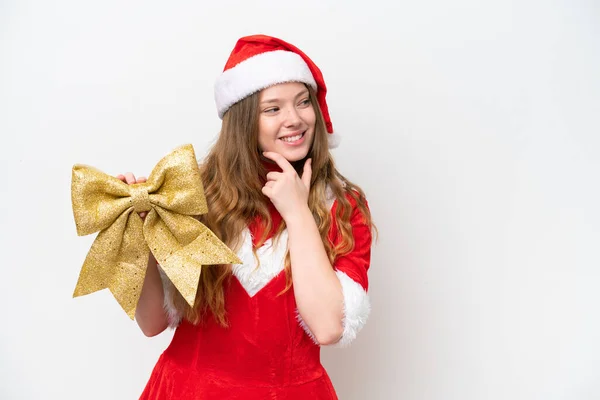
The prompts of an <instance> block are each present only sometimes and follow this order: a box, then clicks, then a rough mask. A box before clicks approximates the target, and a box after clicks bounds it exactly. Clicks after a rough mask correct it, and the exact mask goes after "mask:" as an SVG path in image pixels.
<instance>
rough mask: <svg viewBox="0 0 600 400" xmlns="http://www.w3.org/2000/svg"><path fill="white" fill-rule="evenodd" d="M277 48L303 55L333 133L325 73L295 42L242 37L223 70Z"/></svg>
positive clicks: (270, 38) (329, 129)
mask: <svg viewBox="0 0 600 400" xmlns="http://www.w3.org/2000/svg"><path fill="white" fill-rule="evenodd" d="M275 50H285V51H291V52H293V53H296V54H298V55H299V56H300V57H302V59H303V60H304V62H305V63H306V65H307V66H308V69H309V70H310V72H311V74H312V76H313V78H314V80H315V82H316V83H317V101H318V102H319V107H321V112H322V113H323V119H324V120H325V125H326V126H327V132H329V133H333V125H332V124H331V118H330V117H329V108H328V107H327V100H326V99H325V97H326V96H327V86H326V85H325V79H324V78H323V73H322V72H321V70H320V69H319V67H317V65H316V64H315V63H314V62H313V61H312V60H311V59H310V58H309V57H308V56H307V55H306V54H304V53H303V52H302V50H300V49H299V48H297V47H296V46H294V45H293V44H290V43H287V42H284V41H283V40H281V39H278V38H275V37H272V36H266V35H252V36H246V37H243V38H240V39H239V40H238V41H237V43H236V44H235V47H234V48H233V50H232V52H231V54H230V55H229V59H228V60H227V63H226V64H225V68H224V69H223V71H227V70H228V69H230V68H234V67H235V66H236V65H238V64H239V63H241V62H243V61H245V60H247V59H248V58H250V57H253V56H256V55H258V54H262V53H266V52H268V51H275Z"/></svg>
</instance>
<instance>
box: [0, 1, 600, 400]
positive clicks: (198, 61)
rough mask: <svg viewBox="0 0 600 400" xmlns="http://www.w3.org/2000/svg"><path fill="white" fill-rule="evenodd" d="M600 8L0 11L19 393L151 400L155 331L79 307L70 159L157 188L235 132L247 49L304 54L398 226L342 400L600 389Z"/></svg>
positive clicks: (8, 370)
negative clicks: (225, 121) (220, 97)
mask: <svg viewBox="0 0 600 400" xmlns="http://www.w3.org/2000/svg"><path fill="white" fill-rule="evenodd" d="M599 26H600V6H599V3H598V2H596V1H593V0H589V1H583V0H562V1H561V0H556V1H533V0H521V1H516V0H512V1H511V0H497V1H476V0H454V1H451V2H447V1H442V0H425V1H418V2H417V1H403V0H395V1H392V0H388V1H385V0H373V1H369V2H364V1H360V2H358V1H338V2H333V1H323V0H320V1H313V0H306V1H303V2H284V1H278V2H269V1H262V0H255V1H226V0H222V1H219V2H216V1H215V2H201V1H196V2H191V1H190V2H185V1H170V2H166V1H160V2H159V1H140V0H130V1H115V0H106V1H102V2H89V1H86V2H84V1H75V0H56V1H41V0H38V1H27V0H25V1H23V0H20V1H16V0H12V1H11V0H3V1H0V154H1V164H0V171H1V172H2V177H1V179H2V183H1V184H0V206H1V212H0V226H1V228H2V229H0V246H1V249H0V250H1V251H0V256H1V263H0V268H1V271H2V279H0V304H1V307H2V308H1V315H2V318H1V321H2V322H1V324H2V326H1V329H0V398H2V399H135V398H137V397H138V396H139V394H140V393H141V391H142V389H143V387H144V385H145V383H146V381H147V379H148V377H149V375H150V372H151V370H152V368H153V366H154V363H155V362H156V360H157V358H158V356H159V355H160V353H161V352H162V351H163V349H164V348H165V347H166V346H167V345H168V343H169V340H170V338H171V336H172V332H166V333H163V334H162V335H160V336H158V337H155V338H152V339H148V338H145V337H144V336H143V335H142V333H141V331H140V330H139V329H138V327H137V325H136V324H135V322H132V321H131V320H129V319H128V317H127V316H126V314H125V313H124V312H123V311H122V310H121V309H120V308H119V306H118V304H117V303H116V301H115V300H114V299H113V298H112V297H111V295H110V293H109V292H108V291H102V292H98V293H95V294H92V295H89V296H86V297H83V298H77V299H72V298H71V296H72V293H73V289H74V287H75V283H76V281H77V277H78V274H79V270H80V267H81V264H82V263H83V260H84V258H85V255H86V253H87V251H88V249H89V247H90V245H91V243H92V241H93V239H94V236H95V235H90V236H86V237H78V236H77V235H76V231H75V224H74V221H73V215H72V210H71V200H70V180H71V167H72V166H73V164H76V163H84V164H88V165H92V166H95V167H97V168H99V169H101V170H103V171H104V172H106V173H109V174H112V175H116V174H118V173H123V172H127V171H133V172H134V173H136V174H138V175H147V174H148V173H149V172H150V170H151V169H152V167H153V166H154V165H155V164H156V162H157V161H158V160H159V159H160V158H161V157H163V156H164V155H166V154H167V153H168V152H169V151H171V150H172V149H174V148H175V147H178V146H180V145H182V144H185V143H192V144H193V145H194V147H195V149H196V152H197V154H198V156H199V157H202V155H203V154H205V152H206V151H207V150H208V149H209V147H210V145H211V143H213V141H214V139H215V137H216V135H217V133H218V130H219V127H220V121H219V119H218V117H217V115H216V110H215V106H214V101H213V83H214V80H215V78H216V77H217V76H218V75H219V74H220V72H221V71H222V68H223V66H224V64H225V61H226V59H227V57H228V55H229V53H230V51H231V49H232V48H233V45H234V44H235V41H236V40H237V39H238V38H239V37H240V36H243V35H247V34H254V33H265V34H270V35H273V36H278V37H281V38H282V39H284V40H287V41H290V42H292V43H294V44H296V45H297V46H298V47H300V48H301V49H303V50H304V51H305V52H306V53H308V54H309V56H311V58H313V60H315V62H316V63H317V64H318V65H319V66H320V67H321V69H322V71H323V73H324V76H325V79H326V81H327V84H328V86H329V93H328V100H329V104H330V111H331V115H332V119H333V124H334V126H335V129H336V130H337V131H338V132H340V133H341V134H342V135H343V141H342V144H341V146H340V147H339V148H338V149H336V150H334V152H333V154H334V156H335V159H336V162H337V165H338V167H339V169H340V170H341V171H342V172H343V173H344V174H345V175H346V176H347V177H348V178H349V179H351V180H352V181H354V182H356V183H358V184H359V185H361V186H362V188H363V189H364V190H365V192H366V194H367V197H368V200H369V203H370V206H371V209H372V212H373V216H374V219H375V222H376V223H377V226H378V228H379V234H380V239H379V242H378V243H377V244H376V246H375V247H374V248H373V256H372V264H371V270H370V284H371V285H370V294H371V298H372V305H373V311H372V314H371V317H370V320H369V323H368V324H367V326H366V327H365V329H364V330H363V331H362V332H361V334H360V335H359V337H358V339H357V340H356V341H355V342H354V344H353V346H352V347H350V348H349V349H330V348H327V349H324V350H323V362H324V364H325V366H326V367H327V369H328V371H329V373H330V375H331V378H332V380H333V382H334V385H335V386H336V388H337V390H338V393H339V396H340V398H341V399H403V400H504V399H510V400H538V399H539V400H558V399H565V400H567V399H568V400H593V399H599V398H600V316H599V314H600V312H599V301H600V290H599V289H598V287H599V286H600V268H599V267H600V228H599V224H600V212H599V209H598V207H599V204H600V182H599V172H600V158H599V151H600V122H599V118H598V116H599V114H600V112H599V111H600V79H599V76H600V74H599V72H598V71H600V46H599V43H600V40H599V39H600V36H599V35H600V28H598V27H599Z"/></svg>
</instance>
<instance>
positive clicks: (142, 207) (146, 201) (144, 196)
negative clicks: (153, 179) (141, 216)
mask: <svg viewBox="0 0 600 400" xmlns="http://www.w3.org/2000/svg"><path fill="white" fill-rule="evenodd" d="M129 193H130V194H131V204H132V205H133V209H134V210H135V212H137V213H141V212H147V211H150V210H151V209H152V204H151V203H150V195H149V194H148V188H147V186H146V185H145V184H143V183H136V184H133V185H130V186H129Z"/></svg>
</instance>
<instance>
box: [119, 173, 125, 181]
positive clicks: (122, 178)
mask: <svg viewBox="0 0 600 400" xmlns="http://www.w3.org/2000/svg"><path fill="white" fill-rule="evenodd" d="M117 179H119V180H122V181H123V182H125V175H123V174H119V175H117Z"/></svg>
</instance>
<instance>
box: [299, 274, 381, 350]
mask: <svg viewBox="0 0 600 400" xmlns="http://www.w3.org/2000/svg"><path fill="white" fill-rule="evenodd" d="M335 274H336V275H337V277H338V279H339V280H340V283H341V285H342V294H343V296H344V308H343V318H342V326H343V327H344V330H343V332H342V336H341V338H340V340H339V341H338V342H337V343H336V347H347V346H349V345H350V343H352V342H353V341H354V339H356V335H357V334H358V332H360V330H361V329H362V328H363V326H365V324H366V323H367V319H368V318H369V314H370V312H371V302H370V300H369V295H368V294H367V292H366V291H365V289H363V287H362V286H361V285H360V284H359V283H357V282H355V281H353V280H352V278H350V277H349V276H348V275H346V274H345V273H343V272H342V271H337V270H336V271H335ZM296 318H297V319H298V322H299V323H300V326H301V327H302V328H303V329H304V331H305V332H306V334H307V335H308V336H309V337H310V338H311V339H312V341H313V342H315V344H317V345H319V342H318V341H317V339H316V337H315V335H314V334H313V333H312V331H311V330H310V328H309V327H308V325H306V322H304V320H303V319H302V316H300V313H299V312H297V316H296Z"/></svg>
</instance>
